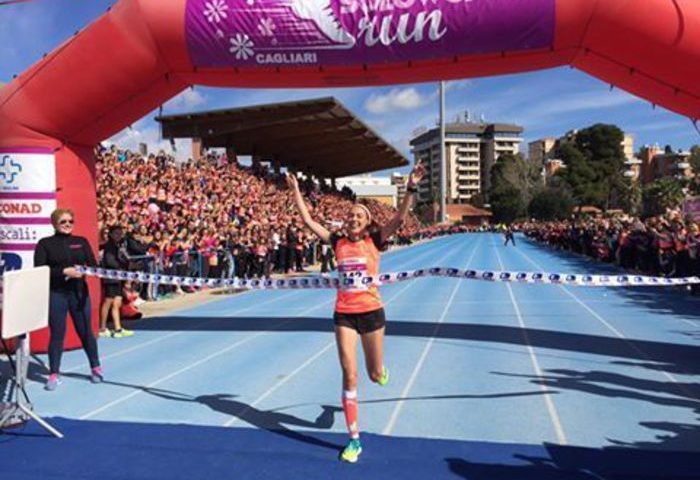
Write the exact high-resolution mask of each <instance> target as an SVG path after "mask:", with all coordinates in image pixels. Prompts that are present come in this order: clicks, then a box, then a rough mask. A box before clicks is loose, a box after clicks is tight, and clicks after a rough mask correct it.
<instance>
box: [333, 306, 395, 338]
mask: <svg viewBox="0 0 700 480" xmlns="http://www.w3.org/2000/svg"><path fill="white" fill-rule="evenodd" d="M333 321H334V323H335V324H336V326H339V327H348V328H352V329H353V330H355V331H356V332H357V333H359V334H360V335H362V334H363V333H370V332H374V331H375V330H379V329H380V328H382V327H384V326H385V325H386V314H385V313H384V309H383V308H380V309H379V310H372V311H371V312H365V313H340V312H335V313H334V314H333Z"/></svg>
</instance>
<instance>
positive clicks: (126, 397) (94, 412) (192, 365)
mask: <svg viewBox="0 0 700 480" xmlns="http://www.w3.org/2000/svg"><path fill="white" fill-rule="evenodd" d="M328 303H330V301H326V302H323V303H320V304H318V305H315V306H313V307H311V308H308V309H306V310H304V311H303V312H301V313H299V314H297V315H296V316H295V317H293V318H288V319H286V320H284V321H282V322H279V323H276V324H275V325H273V326H272V328H270V329H269V330H266V331H264V332H258V333H255V334H253V335H249V336H247V337H245V338H243V339H241V340H239V341H237V342H236V343H234V344H232V345H229V346H228V347H226V348H223V349H221V350H218V351H217V352H214V353H212V354H211V355H207V356H206V357H204V358H202V359H200V360H198V361H196V362H194V363H190V364H188V365H187V366H186V367H183V368H181V369H179V370H176V371H174V372H172V373H171V374H169V375H166V376H164V377H161V378H159V379H158V380H155V381H153V382H151V383H149V384H148V385H146V386H145V387H144V388H143V389H139V390H136V391H134V392H131V393H129V394H127V395H124V396H123V397H119V398H117V399H116V400H113V401H111V402H109V403H107V404H105V405H103V406H101V407H100V408H97V409H95V410H92V411H91V412H88V413H86V414H85V415H83V416H82V417H80V420H85V419H86V418H90V417H92V416H95V415H97V414H98V413H100V412H103V411H105V410H107V409H108V408H111V407H113V406H115V405H118V404H120V403H122V402H125V401H127V400H129V399H130V398H133V397H135V396H136V395H138V394H140V393H143V391H144V390H147V389H149V388H153V387H155V386H157V385H159V384H161V383H163V382H165V381H167V380H170V379H171V378H174V377H176V376H178V375H180V374H182V373H185V372H187V371H189V370H192V369H193V368H196V367H198V366H200V365H202V364H204V363H207V362H208V361H209V360H212V359H213V358H216V357H219V356H221V355H223V354H225V353H228V352H230V351H232V350H235V349H236V348H238V347H240V346H241V345H244V344H246V343H248V342H250V341H251V340H254V339H256V338H258V337H260V336H262V335H269V334H271V333H274V331H275V329H276V328H277V327H280V326H282V325H284V324H286V323H290V322H292V321H294V318H297V317H301V316H304V315H306V314H307V313H310V312H311V311H313V310H315V309H317V308H319V307H322V306H324V305H326V304H328Z"/></svg>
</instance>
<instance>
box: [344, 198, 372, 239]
mask: <svg viewBox="0 0 700 480" xmlns="http://www.w3.org/2000/svg"><path fill="white" fill-rule="evenodd" d="M345 222H346V224H347V226H348V232H349V233H351V234H353V235H356V236H359V235H360V234H361V233H362V232H363V231H365V230H366V229H367V227H368V226H369V216H368V215H367V211H366V210H365V209H364V208H362V207H361V206H359V205H355V206H354V207H352V208H351V209H350V212H348V216H347V218H346V220H345Z"/></svg>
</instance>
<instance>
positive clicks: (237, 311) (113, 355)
mask: <svg viewBox="0 0 700 480" xmlns="http://www.w3.org/2000/svg"><path fill="white" fill-rule="evenodd" d="M417 246H420V245H417ZM409 249H410V247H409V248H407V249H403V250H401V251H398V252H396V253H400V252H407V251H409ZM431 252H433V251H432V250H430V249H428V251H426V252H423V253H422V254H420V255H419V256H418V257H414V258H411V259H409V260H408V261H403V262H401V263H400V264H399V265H405V264H407V263H409V262H410V261H415V260H417V259H419V258H423V257H425V256H427V254H429V253H431ZM391 253H394V252H387V254H391ZM253 291H254V290H249V291H247V292H242V293H241V294H238V295H237V297H240V296H241V295H244V294H246V293H252V292H253ZM303 292H304V291H303V290H297V291H294V292H292V293H291V294H289V293H288V292H285V293H287V294H286V295H280V296H278V297H275V298H271V299H268V300H265V301H264V302H261V303H256V304H254V305H250V306H248V307H244V308H239V309H234V310H233V311H230V312H226V316H231V315H237V314H240V313H243V312H247V311H249V310H252V309H257V308H259V307H261V306H263V305H268V304H270V303H275V302H278V301H280V300H285V299H288V298H289V297H290V296H295V295H298V294H300V293H303ZM223 300H225V299H221V300H218V301H223ZM215 302H216V301H214V302H211V303H215ZM192 308H197V307H188V308H185V309H182V310H176V311H174V312H171V315H172V314H174V313H176V312H186V311H188V310H190V309H192ZM166 316H167V315H166ZM157 318H161V317H153V319H157ZM222 318H226V317H225V316H221V317H217V318H213V319H211V320H207V321H206V322H203V323H201V324H200V326H202V325H208V324H209V323H212V322H216V321H218V320H220V319H222ZM146 321H147V320H146ZM191 331H192V330H181V331H177V332H172V333H169V334H167V335H163V336H161V337H158V338H155V339H153V340H148V341H146V342H143V343H139V344H138V345H134V346H132V347H129V348H126V349H124V350H119V351H118V352H115V353H111V354H109V355H104V356H101V357H100V360H101V361H104V360H109V359H112V358H118V357H121V356H123V355H126V354H127V353H131V352H134V351H136V350H140V349H142V348H144V347H147V346H149V345H153V344H155V343H160V342H162V341H163V340H167V339H168V338H172V337H177V336H180V335H184V334H185V333H190V332H191ZM85 365H87V364H86V363H81V364H80V365H76V366H74V367H71V368H69V369H67V370H61V371H62V372H65V373H70V372H75V371H76V370H79V369H81V368H84V367H85Z"/></svg>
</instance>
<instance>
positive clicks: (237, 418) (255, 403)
mask: <svg viewBox="0 0 700 480" xmlns="http://www.w3.org/2000/svg"><path fill="white" fill-rule="evenodd" d="M426 253H427V252H426ZM432 253H434V251H433V252H432ZM421 256H425V254H424V255H421ZM421 256H419V257H416V258H413V259H410V260H409V261H405V262H402V263H401V265H405V264H407V263H409V262H410V261H414V262H415V260H416V259H417V258H420V257H421ZM447 256H448V254H445V255H444V256H443V257H442V258H445V257H447ZM415 284H416V282H415V281H414V282H407V283H406V285H404V286H402V288H401V289H399V290H398V291H396V292H394V294H393V295H392V297H391V298H390V299H389V300H387V301H386V302H384V305H385V306H388V305H389V304H390V303H392V302H393V301H394V300H396V299H397V298H398V297H399V296H400V295H401V294H402V293H403V292H405V291H406V290H407V289H408V288H409V287H411V286H414V285H415ZM334 345H335V339H333V341H332V342H330V343H329V344H328V345H326V346H324V347H323V348H322V349H321V350H319V351H318V352H316V354H314V355H313V356H312V357H311V358H309V359H308V360H306V361H305V362H304V363H303V364H301V365H300V366H299V367H297V368H296V369H295V370H294V371H293V372H292V373H290V374H289V375H287V376H286V377H284V378H283V379H282V380H280V381H279V382H277V383H276V384H274V385H273V386H272V387H270V388H269V389H267V391H265V393H263V394H262V395H260V396H259V397H258V398H256V399H255V400H254V401H253V403H251V404H250V405H249V406H247V407H246V408H245V409H244V410H243V411H242V412H241V413H239V414H237V415H236V416H235V417H233V418H231V419H230V420H227V421H226V422H225V423H224V424H223V426H224V427H230V426H231V425H233V424H235V423H236V422H238V421H240V420H241V419H244V418H245V416H246V413H248V411H249V410H251V409H252V408H255V407H257V406H258V405H259V404H260V403H261V402H262V401H263V400H265V399H266V398H267V397H269V396H270V395H272V394H273V393H274V392H275V391H277V390H278V389H279V388H280V387H281V386H282V385H284V384H285V383H287V382H288V381H289V380H291V379H292V378H293V377H294V376H296V375H297V374H298V373H300V372H301V371H302V370H304V369H305V368H306V367H308V366H309V365H311V364H312V363H313V362H314V361H315V360H316V359H317V358H319V357H321V356H322V355H323V354H324V353H326V352H327V351H328V349H329V348H330V347H332V346H334Z"/></svg>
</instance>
